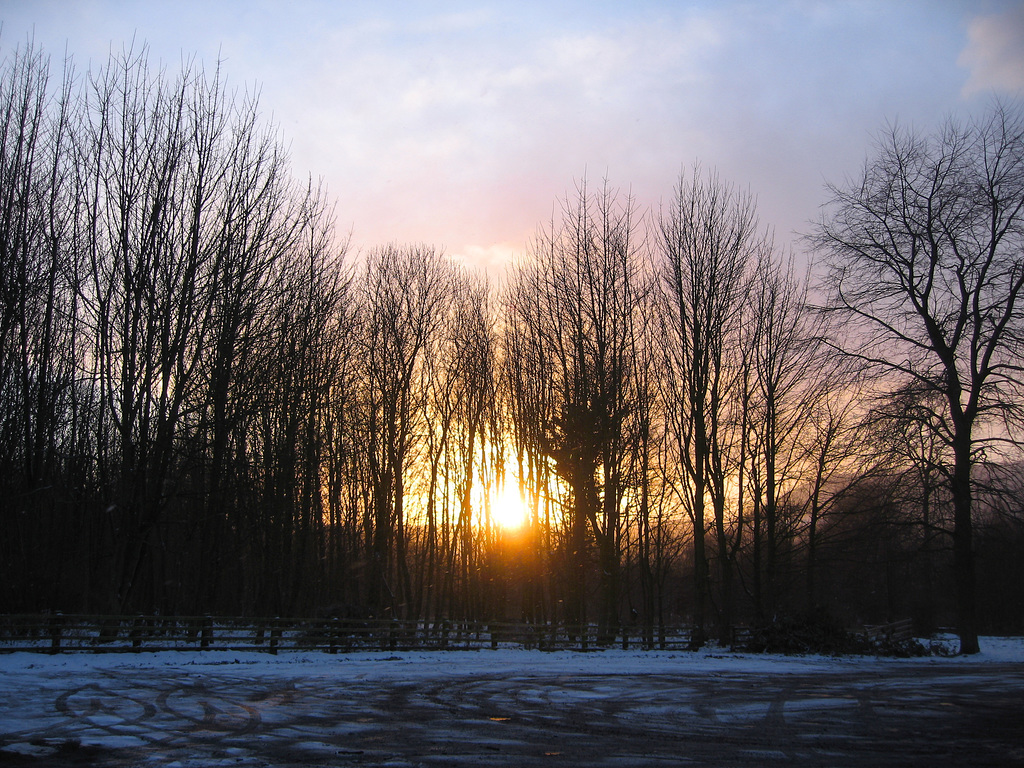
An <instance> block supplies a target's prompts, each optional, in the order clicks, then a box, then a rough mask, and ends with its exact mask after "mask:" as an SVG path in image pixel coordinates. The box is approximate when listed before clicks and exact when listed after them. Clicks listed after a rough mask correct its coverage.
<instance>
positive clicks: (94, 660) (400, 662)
mask: <svg viewBox="0 0 1024 768" xmlns="http://www.w3.org/2000/svg"><path fill="white" fill-rule="evenodd" d="M921 642H922V644H924V645H925V646H926V647H927V645H928V644H929V643H935V642H938V643H941V644H942V645H943V647H944V648H946V649H947V650H955V648H956V638H955V637H954V636H952V635H945V636H940V637H939V638H938V640H937V641H936V640H928V639H923V640H922V641H921ZM980 646H981V653H978V654H975V655H972V656H939V655H936V656H924V657H911V658H889V657H882V658H879V657H873V656H819V655H813V654H808V655H792V656H784V655H776V654H758V653H734V652H731V651H727V650H723V649H719V648H717V647H715V646H714V645H710V646H707V647H705V648H704V649H702V650H701V651H697V652H690V651H643V650H632V651H621V650H617V649H610V650H603V651H600V650H598V651H589V652H586V653H580V652H575V651H556V652H545V651H536V650H522V649H515V648H503V649H498V650H473V651H410V652H402V653H395V652H393V651H385V652H355V653H339V654H327V653H323V652H288V651H282V652H281V653H279V654H278V655H270V654H267V653H259V652H235V651H218V650H208V651H159V652H146V651H142V652H139V653H99V654H91V653H65V654H56V655H48V654H40V653H24V652H19V653H7V654H3V653H0V674H3V676H4V678H5V680H9V679H10V678H9V676H10V675H24V676H27V677H28V678H30V679H31V678H33V677H39V676H41V675H42V674H43V673H46V672H51V671H54V670H64V671H67V672H73V671H75V670H81V671H83V672H84V671H102V670H119V671H127V670H138V671H143V670H157V669H163V668H167V667H173V668H176V669H181V670H182V671H183V672H185V673H187V674H189V675H190V676H201V675H202V671H203V670H206V669H208V670H216V671H217V672H218V673H223V672H224V671H225V670H224V668H225V667H228V666H232V665H242V666H244V667H250V668H251V667H257V668H258V669H259V672H260V674H263V675H282V676H288V677H292V676H295V675H302V676H303V677H308V678H316V677H318V676H321V675H326V676H336V675H339V674H340V675H344V676H346V677H351V678H353V679H364V678H365V677H367V676H372V677H374V678H377V679H381V680H395V679H408V678H416V679H428V678H449V677H454V678H457V677H465V676H470V677H472V676H477V675H481V674H489V673H494V672H496V671H500V672H501V673H502V674H509V675H516V674H522V675H542V676H545V677H549V676H552V675H556V676H563V677H572V676H577V675H587V674H591V673H593V672H595V671H600V672H601V673H605V674H612V675H631V674H649V675H650V674H677V673H679V672H687V673H697V674H714V673H721V672H734V673H738V674H767V673H772V674H780V673H787V672H792V673H813V672H821V671H838V670H856V669H864V668H877V667H878V665H898V664H907V663H914V664H920V663H928V664H937V665H956V666H962V665H974V664H987V663H1024V637H982V638H981V639H980ZM33 673H34V674H33ZM246 676H248V673H246ZM5 687H6V686H5Z"/></svg>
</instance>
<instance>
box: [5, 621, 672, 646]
mask: <svg viewBox="0 0 1024 768" xmlns="http://www.w3.org/2000/svg"><path fill="white" fill-rule="evenodd" d="M689 643H690V631H689V629H688V628H687V627H672V628H667V629H666V630H665V632H663V633H657V632H656V634H655V636H654V637H653V638H652V637H650V636H648V637H646V638H645V637H643V635H642V631H641V629H640V628H638V627H633V628H626V629H620V630H619V632H618V633H616V634H615V635H614V637H610V636H607V634H605V636H600V635H599V631H598V628H597V626H596V625H588V626H585V627H573V626H568V625H564V624H522V623H518V624H516V623H497V622H470V621H449V620H437V621H399V620H383V621H381V620H355V619H283V618H272V619H270V618H266V619H251V618H244V619H243V618H225V617H213V616H193V617H182V616H174V617H164V616H84V615H63V614H51V615H44V616H39V615H20V616H19V615H5V616H0V652H13V651H35V652H41V653H63V652H70V651H74V652H92V653H103V652H112V651H119V652H123V651H167V650H182V651H184V650H188V651H197V650H230V651H263V652H267V653H277V652H278V651H284V650H292V651H323V652H327V653H339V652H349V651H409V650H477V649H498V648H535V649H539V650H548V651H556V650H576V651H587V650H596V649H599V648H611V647H621V648H624V649H629V648H647V649H651V650H653V649H660V650H681V649H685V648H687V647H688V646H689Z"/></svg>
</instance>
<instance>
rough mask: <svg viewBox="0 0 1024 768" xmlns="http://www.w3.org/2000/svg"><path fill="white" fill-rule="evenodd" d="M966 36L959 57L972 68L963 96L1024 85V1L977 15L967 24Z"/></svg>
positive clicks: (1023, 86) (962, 62) (1013, 90)
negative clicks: (1020, 3)
mask: <svg viewBox="0 0 1024 768" xmlns="http://www.w3.org/2000/svg"><path fill="white" fill-rule="evenodd" d="M967 40H968V42H967V47H966V48H964V50H963V52H962V53H961V54H960V57H959V59H957V63H958V64H959V65H960V66H962V67H966V68H967V69H969V70H970V77H969V78H968V79H967V83H966V84H965V85H964V88H963V95H964V96H972V95H974V94H976V93H979V92H985V91H991V90H996V91H1011V92H1015V91H1019V90H1021V89H1024V4H1022V5H1016V6H1014V7H1013V8H1010V9H1008V10H1007V11H1005V12H1003V13H1000V14H995V15H992V16H978V17H976V18H974V19H973V20H972V21H971V22H970V24H969V25H968V27H967Z"/></svg>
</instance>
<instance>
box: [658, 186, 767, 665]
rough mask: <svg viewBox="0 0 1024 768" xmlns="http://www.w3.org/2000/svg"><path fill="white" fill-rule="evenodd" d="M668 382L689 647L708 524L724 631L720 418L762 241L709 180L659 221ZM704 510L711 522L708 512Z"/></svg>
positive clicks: (747, 206)
mask: <svg viewBox="0 0 1024 768" xmlns="http://www.w3.org/2000/svg"><path fill="white" fill-rule="evenodd" d="M659 234H660V238H659V250H660V254H659V257H660V269H661V285H662V294H663V296H664V300H665V302H666V329H667V344H666V355H667V364H668V368H669V378H668V381H667V386H666V391H667V397H668V404H667V406H666V409H667V411H666V417H667V421H668V424H669V430H670V439H671V440H672V441H673V444H674V445H675V448H676V458H677V461H678V462H679V465H680V466H681V467H682V470H683V473H682V476H681V477H680V481H679V482H678V484H677V487H678V489H679V490H678V494H679V496H680V498H681V500H682V502H683V504H684V506H685V508H686V511H687V512H688V514H689V515H690V519H691V522H692V526H693V569H694V599H695V605H694V610H693V621H694V635H693V641H694V644H695V645H701V644H703V642H704V640H705V636H704V635H705V621H706V618H707V616H706V614H707V608H708V600H709V594H710V593H709V584H710V582H709V565H708V553H707V531H708V525H709V522H710V523H712V524H713V525H714V526H715V530H716V534H717V538H718V543H719V550H720V551H719V558H718V563H719V571H720V574H719V575H720V582H721V586H722V589H723V599H722V606H723V609H724V611H723V615H722V617H721V619H722V620H721V621H720V622H719V623H720V630H721V634H723V636H724V635H725V634H726V633H727V632H728V625H729V624H730V623H731V612H732V606H733V581H734V579H733V572H732V568H731V567H730V562H729V558H728V557H727V552H726V550H727V549H728V547H729V544H728V542H727V540H726V527H727V520H726V511H727V510H726V506H727V503H728V496H727V494H728V488H727V482H728V477H729V475H730V473H731V472H732V469H733V466H732V464H733V462H734V461H735V455H736V449H737V445H738V441H737V440H736V439H735V438H736V434H735V430H730V424H729V417H728V413H727V411H728V410H729V409H730V407H731V403H732V402H734V401H735V400H736V397H735V387H736V383H737V371H738V368H739V366H738V364H737V362H738V361H737V360H736V359H735V352H736V351H737V350H738V348H739V343H738V332H739V329H740V322H741V318H742V316H743V313H742V301H743V300H744V290H745V288H746V285H747V280H748V279H749V270H750V267H751V266H752V264H753V263H754V255H755V253H756V250H757V249H758V248H759V247H760V241H761V239H762V238H763V237H764V235H763V234H762V233H760V232H759V231H758V225H757V219H756V215H755V211H754V200H753V197H752V196H751V195H750V194H749V193H744V192H742V191H740V190H738V189H736V188H735V187H733V186H732V185H730V184H727V183H726V182H724V181H722V180H721V179H720V178H719V177H718V176H717V175H715V174H713V173H709V174H707V176H706V177H703V178H702V177H701V172H700V169H699V168H694V171H693V174H692V176H691V177H690V179H686V178H685V177H683V176H681V177H680V179H679V183H678V185H677V187H676V191H675V197H674V198H673V200H672V203H671V204H670V205H669V206H668V207H667V209H666V210H664V211H662V214H661V218H660V221H659ZM709 504H710V507H711V510H710V512H711V516H710V521H709V515H708V505H709Z"/></svg>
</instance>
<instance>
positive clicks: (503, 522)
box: [490, 471, 529, 530]
mask: <svg viewBox="0 0 1024 768" xmlns="http://www.w3.org/2000/svg"><path fill="white" fill-rule="evenodd" d="M490 502H491V519H492V520H493V521H494V523H495V525H497V526H498V527H500V528H505V529H507V530H511V529H515V528H520V527H522V525H523V524H524V523H525V522H526V520H527V517H528V516H529V513H528V510H527V508H526V504H525V502H524V501H523V497H522V496H521V495H520V493H519V483H518V482H516V479H515V475H514V473H513V472H511V471H506V474H505V481H504V482H503V483H502V484H501V485H499V486H496V487H495V488H493V489H492V492H491V499H490Z"/></svg>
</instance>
